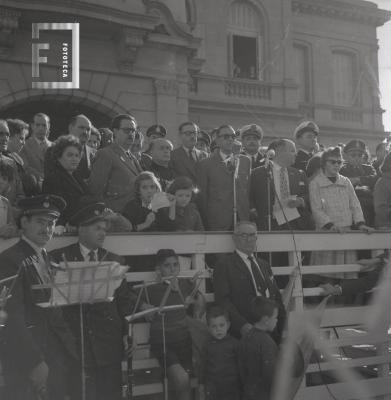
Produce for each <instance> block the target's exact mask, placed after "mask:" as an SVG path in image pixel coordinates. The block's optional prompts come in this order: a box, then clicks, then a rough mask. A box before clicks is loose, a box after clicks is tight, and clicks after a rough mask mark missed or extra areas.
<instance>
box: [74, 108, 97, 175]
mask: <svg viewBox="0 0 391 400" xmlns="http://www.w3.org/2000/svg"><path fill="white" fill-rule="evenodd" d="M91 129H92V124H91V121H90V120H89V119H88V118H87V117H86V116H85V115H83V114H80V115H76V116H75V117H73V118H72V119H71V120H70V122H69V126H68V133H69V134H70V135H72V136H75V137H77V138H78V139H79V140H80V143H81V145H82V152H81V160H80V163H79V166H78V167H77V170H76V174H77V175H78V176H79V177H80V178H82V179H84V180H86V179H88V177H89V176H90V173H91V166H92V161H93V159H94V155H95V151H94V149H93V148H92V147H90V146H88V144H87V143H88V141H89V139H90V137H91Z"/></svg>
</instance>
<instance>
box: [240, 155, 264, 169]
mask: <svg viewBox="0 0 391 400" xmlns="http://www.w3.org/2000/svg"><path fill="white" fill-rule="evenodd" d="M242 154H244V155H247V157H250V159H251V169H252V170H253V169H255V168H258V167H261V166H262V165H264V164H265V157H264V155H263V154H262V153H260V152H259V151H258V153H257V154H256V155H255V156H250V155H249V154H247V153H244V152H243V153H242Z"/></svg>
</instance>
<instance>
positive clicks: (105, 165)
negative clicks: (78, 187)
mask: <svg viewBox="0 0 391 400" xmlns="http://www.w3.org/2000/svg"><path fill="white" fill-rule="evenodd" d="M111 129H112V131H113V133H114V142H113V143H112V144H110V145H108V146H106V147H104V148H103V149H100V150H98V152H97V153H96V156H95V160H94V163H93V165H92V170H91V175H90V178H89V188H90V192H91V194H92V195H94V196H96V197H98V198H100V199H101V200H102V201H103V202H104V203H106V205H107V207H109V208H111V209H112V210H114V211H116V212H122V210H123V209H124V207H125V205H126V203H128V201H130V200H131V199H132V198H133V196H134V181H135V179H136V177H137V175H138V174H139V173H140V172H141V171H142V168H141V166H140V164H139V163H138V161H137V160H136V159H135V157H134V156H133V155H132V154H131V152H130V147H131V145H132V143H133V140H134V135H135V133H136V129H137V121H136V119H135V118H134V117H132V116H131V115H129V114H120V115H117V116H116V117H114V119H113V121H112V123H111Z"/></svg>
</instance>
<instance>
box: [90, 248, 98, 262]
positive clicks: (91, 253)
mask: <svg viewBox="0 0 391 400" xmlns="http://www.w3.org/2000/svg"><path fill="white" fill-rule="evenodd" d="M88 256H89V257H90V261H97V259H96V255H95V251H94V250H91V251H90V252H89V253H88Z"/></svg>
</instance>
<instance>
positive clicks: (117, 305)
mask: <svg viewBox="0 0 391 400" xmlns="http://www.w3.org/2000/svg"><path fill="white" fill-rule="evenodd" d="M105 254H106V251H105V250H104V249H98V258H99V260H101V259H102V258H103V257H104V255H105ZM63 255H64V256H65V258H66V260H67V261H84V258H83V256H82V254H81V252H80V246H79V243H74V244H71V245H70V246H67V247H63V248H61V249H56V250H54V251H52V252H51V253H50V256H51V258H52V259H53V260H55V261H56V262H61V261H63V259H64V256H63ZM105 260H107V261H117V262H120V263H121V264H123V262H122V259H121V257H119V256H117V255H116V254H113V253H110V252H108V253H107V255H106V257H105ZM135 299H136V298H135V295H134V293H132V292H131V291H130V290H129V289H128V287H127V283H126V282H125V281H124V282H122V284H121V286H120V287H119V288H118V289H117V291H116V292H115V298H114V300H113V301H112V302H107V303H106V302H104V303H96V304H85V305H84V306H83V319H84V332H85V346H86V347H85V349H86V352H85V354H86V363H87V364H86V365H87V366H89V367H95V366H103V365H109V364H113V363H118V362H121V360H122V358H123V344H122V337H123V335H125V334H127V323H126V322H125V320H124V316H125V315H129V314H131V311H132V305H133V304H134V301H135ZM64 316H65V318H66V320H67V322H68V323H69V326H70V328H71V330H72V332H73V333H74V335H75V337H76V338H77V340H78V341H79V351H80V339H79V338H80V314H79V306H77V305H76V306H67V307H64Z"/></svg>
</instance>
